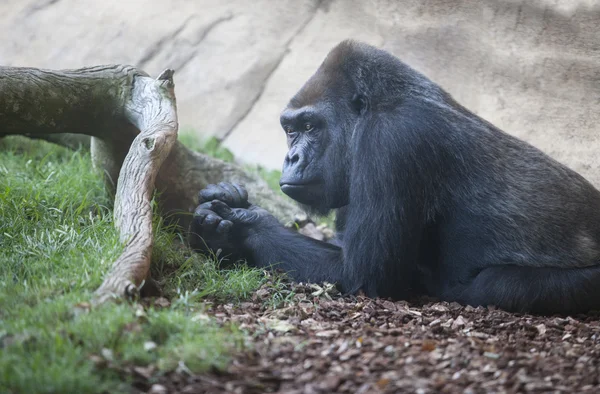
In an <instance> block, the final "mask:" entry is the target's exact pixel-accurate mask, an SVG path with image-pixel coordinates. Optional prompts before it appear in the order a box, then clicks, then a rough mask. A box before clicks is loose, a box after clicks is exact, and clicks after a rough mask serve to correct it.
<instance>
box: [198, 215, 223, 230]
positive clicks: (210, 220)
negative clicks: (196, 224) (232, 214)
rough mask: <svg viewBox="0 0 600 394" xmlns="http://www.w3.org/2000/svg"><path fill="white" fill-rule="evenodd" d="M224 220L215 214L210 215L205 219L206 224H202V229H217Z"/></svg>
mask: <svg viewBox="0 0 600 394" xmlns="http://www.w3.org/2000/svg"><path fill="white" fill-rule="evenodd" d="M222 220H223V219H222V218H221V217H219V216H217V215H216V214H214V213H211V214H210V215H207V216H206V218H205V219H204V223H202V227H204V228H210V229H216V228H217V227H218V225H219V223H221V221H222Z"/></svg>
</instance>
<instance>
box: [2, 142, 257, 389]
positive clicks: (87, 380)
mask: <svg viewBox="0 0 600 394" xmlns="http://www.w3.org/2000/svg"><path fill="white" fill-rule="evenodd" d="M110 207H111V202H110V198H109V196H108V194H107V193H106V191H105V189H104V186H103V182H102V179H101V174H99V173H97V172H96V171H95V170H94V169H93V168H92V164H91V160H90V157H89V154H88V153H87V152H72V151H68V150H66V149H64V148H61V147H58V146H55V145H52V144H48V143H45V142H42V141H31V140H28V139H25V138H20V137H9V138H4V139H1V140H0V392H8V393H26V392H27V393H34V392H35V393H45V392H47V393H50V392H73V393H75V392H76V393H96V392H98V393H99V392H121V391H128V390H129V389H130V387H131V384H133V383H134V380H135V374H133V373H130V372H131V371H133V370H137V371H138V372H139V373H141V374H142V375H147V376H150V381H151V380H152V377H153V376H158V375H160V374H161V373H164V372H166V371H171V370H174V369H183V370H186V369H187V370H191V371H192V372H200V371H203V370H206V369H207V368H213V367H216V368H220V367H222V366H224V365H225V364H226V363H227V362H228V360H229V355H230V354H232V353H233V352H236V351H238V350H240V349H241V348H242V347H243V346H244V334H243V333H242V332H241V331H239V330H238V329H236V328H235V327H234V326H221V325H217V324H216V323H215V322H214V321H213V320H212V319H211V318H209V317H207V316H206V315H204V314H203V313H202V308H203V302H202V301H203V300H205V299H206V298H207V297H208V298H211V299H216V300H219V301H222V302H229V301H238V300H242V299H245V298H246V297H248V296H249V295H250V294H251V293H252V292H253V291H254V290H255V289H257V288H258V287H260V286H261V285H262V284H263V283H264V282H265V280H266V279H265V276H264V274H263V273H262V272H261V271H259V270H256V269H250V268H246V267H236V268H234V269H230V270H220V269H219V267H218V263H217V262H216V261H215V260H214V259H206V258H204V257H202V256H199V255H197V254H193V253H190V251H189V250H187V249H186V248H185V247H183V246H181V245H179V246H177V245H178V244H181V243H180V242H178V241H179V235H177V234H176V233H174V232H173V231H171V230H170V229H168V228H165V227H164V226H163V225H162V222H161V221H160V220H159V219H157V220H156V223H155V227H156V231H157V234H158V235H157V242H156V246H155V250H154V255H153V273H154V276H155V277H159V278H160V281H161V284H162V285H163V288H164V291H165V293H166V296H167V297H168V298H170V302H168V303H167V305H168V306H166V307H165V306H164V303H163V306H162V307H158V306H156V307H155V306H149V307H146V308H143V307H142V306H141V305H139V304H136V303H133V304H127V303H124V304H120V305H117V304H110V305H106V306H103V307H100V308H90V306H89V304H88V301H89V300H90V298H91V295H92V292H93V291H94V290H95V289H96V288H97V287H98V286H99V285H100V284H101V282H102V278H103V277H104V275H105V274H106V273H107V271H108V270H109V269H110V265H111V263H112V261H113V260H114V259H115V258H116V257H117V256H118V255H119V253H120V252H121V250H122V245H121V244H120V243H119V239H118V234H117V232H116V231H115V229H114V227H113V223H112V212H111V208H110ZM127 371H129V372H127ZM140 371H142V372H140Z"/></svg>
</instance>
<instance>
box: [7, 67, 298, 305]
mask: <svg viewBox="0 0 600 394" xmlns="http://www.w3.org/2000/svg"><path fill="white" fill-rule="evenodd" d="M177 131H178V120H177V107H176V100H175V93H174V82H173V71H172V70H165V71H164V72H163V73H161V74H160V75H159V77H158V78H156V79H153V78H150V77H149V76H148V75H147V74H146V73H144V72H142V71H140V70H137V69H136V68H134V67H131V66H122V65H111V66H99V67H91V68H83V69H78V70H62V71H51V70H40V69H34V68H17V67H0V136H1V135H9V134H24V135H28V136H30V137H33V138H43V139H46V140H49V141H52V142H57V143H62V144H63V145H65V146H69V147H75V146H80V145H85V144H86V140H85V139H82V138H78V137H76V136H75V137H74V136H73V134H84V135H89V136H91V137H92V138H91V141H90V150H91V156H92V160H93V161H94V164H95V165H96V166H97V167H99V168H101V169H102V170H103V171H104V174H105V176H106V180H107V183H108V184H109V185H110V186H111V187H112V188H113V190H114V192H115V205H114V222H115V226H116V227H117V229H118V231H119V234H120V237H121V241H122V242H123V243H124V245H125V246H124V250H123V253H122V254H121V256H119V258H118V259H117V260H116V261H115V262H114V263H113V266H112V270H111V271H110V273H109V274H108V275H107V277H106V278H105V280H104V282H103V284H102V285H101V286H100V287H99V288H98V290H97V291H96V295H95V302H96V303H101V302H104V301H106V300H108V299H110V298H112V297H122V296H127V297H131V296H136V295H137V294H138V292H139V288H140V286H141V285H142V284H143V283H144V280H145V279H147V277H148V274H149V268H150V260H151V255H152V245H153V234H152V209H151V199H152V196H153V194H154V191H155V190H156V191H158V194H157V196H158V203H159V208H160V211H161V214H163V215H165V216H166V217H167V218H168V219H169V220H170V221H171V222H175V223H177V224H178V225H180V226H181V227H182V228H183V229H187V227H188V225H189V222H190V219H191V217H192V216H191V212H192V210H193V208H194V207H195V206H196V205H197V202H198V201H197V193H198V191H199V190H200V189H202V188H204V187H205V186H206V185H207V184H209V183H217V182H220V181H223V180H225V181H230V182H240V183H243V184H244V185H246V187H247V188H248V190H249V194H250V198H251V199H252V200H253V201H255V202H256V203H257V204H259V205H261V206H264V207H265V208H266V209H269V210H270V211H271V212H272V213H273V214H274V215H275V216H277V217H278V218H279V219H280V220H290V219H291V218H292V217H293V215H294V213H296V212H299V211H300V210H299V209H298V208H297V207H296V206H295V205H294V204H292V203H291V202H289V201H288V200H286V199H283V198H281V197H280V196H279V195H278V194H276V193H275V192H273V191H272V190H270V189H269V187H268V186H267V184H266V183H265V182H264V181H262V180H261V179H259V178H258V177H257V176H253V175H251V174H248V173H247V172H245V171H243V170H242V169H241V168H239V167H238V166H236V165H234V164H231V163H225V162H223V161H221V160H218V159H214V158H211V157H209V156H206V155H203V154H201V153H197V152H193V151H191V150H189V149H187V148H186V147H185V146H183V145H182V144H181V143H179V142H178V141H177ZM65 133H66V134H65Z"/></svg>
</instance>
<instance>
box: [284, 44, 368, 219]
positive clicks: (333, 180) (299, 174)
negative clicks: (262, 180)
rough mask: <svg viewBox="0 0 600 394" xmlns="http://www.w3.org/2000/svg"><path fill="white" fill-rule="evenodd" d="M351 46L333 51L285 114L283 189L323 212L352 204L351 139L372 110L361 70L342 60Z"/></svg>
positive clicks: (313, 209) (339, 46)
mask: <svg viewBox="0 0 600 394" xmlns="http://www.w3.org/2000/svg"><path fill="white" fill-rule="evenodd" d="M353 45H359V44H356V43H352V42H344V43H342V44H340V45H338V46H337V47H336V48H335V49H334V50H333V51H331V52H330V53H329V55H328V56H327V58H326V59H325V61H324V62H323V64H322V65H321V66H320V68H319V69H318V70H317V72H316V73H315V74H314V75H313V76H312V77H311V78H310V79H309V80H308V81H307V82H306V84H305V85H304V86H303V87H302V89H301V90H300V91H299V92H298V93H297V94H296V95H295V96H294V97H293V98H292V99H291V100H290V102H289V104H288V105H287V107H286V108H285V109H284V111H283V112H282V114H281V126H282V127H283V130H284V131H285V133H286V136H287V142H288V148H289V152H288V153H287V155H286V157H285V161H284V163H283V173H282V176H281V180H280V185H281V190H282V191H283V192H284V193H285V194H287V195H288V196H290V197H291V198H293V199H294V200H296V201H298V202H300V203H301V204H303V205H306V206H307V207H306V208H308V209H309V210H310V211H312V212H316V213H319V214H326V213H327V211H329V210H330V209H335V208H340V207H342V206H344V205H346V204H348V195H349V185H350V181H351V180H350V172H351V167H352V154H351V148H350V144H351V139H352V136H353V134H354V132H355V131H356V129H357V128H358V127H360V125H361V123H362V122H361V120H362V119H363V118H364V117H365V116H367V113H368V111H367V98H366V96H365V95H364V94H365V92H364V89H362V88H361V86H360V83H359V81H357V80H359V79H360V78H359V77H360V75H359V74H360V72H357V70H352V68H348V67H347V64H346V63H345V62H344V61H342V60H343V59H344V58H346V57H347V55H348V51H349V50H351V46H353Z"/></svg>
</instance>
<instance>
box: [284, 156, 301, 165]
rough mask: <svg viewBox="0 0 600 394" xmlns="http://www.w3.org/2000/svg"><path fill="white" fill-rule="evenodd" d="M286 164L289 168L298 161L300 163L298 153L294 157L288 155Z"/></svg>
mask: <svg viewBox="0 0 600 394" xmlns="http://www.w3.org/2000/svg"><path fill="white" fill-rule="evenodd" d="M285 159H286V162H287V163H286V164H287V165H289V166H293V165H295V164H297V163H298V161H300V155H298V154H297V153H294V154H293V155H291V156H290V155H288V156H287V157H286V158H285Z"/></svg>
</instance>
